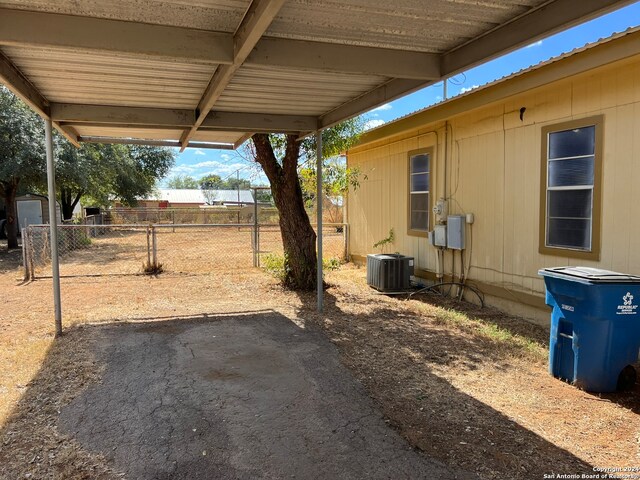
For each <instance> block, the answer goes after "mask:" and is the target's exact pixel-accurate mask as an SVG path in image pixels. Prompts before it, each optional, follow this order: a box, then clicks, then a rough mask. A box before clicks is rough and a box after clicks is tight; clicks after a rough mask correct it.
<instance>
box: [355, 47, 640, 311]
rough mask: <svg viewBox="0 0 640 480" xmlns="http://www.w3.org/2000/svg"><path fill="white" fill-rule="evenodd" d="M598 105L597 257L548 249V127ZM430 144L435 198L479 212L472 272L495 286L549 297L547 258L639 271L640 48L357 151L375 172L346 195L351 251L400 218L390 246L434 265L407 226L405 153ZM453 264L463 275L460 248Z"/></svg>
mask: <svg viewBox="0 0 640 480" xmlns="http://www.w3.org/2000/svg"><path fill="white" fill-rule="evenodd" d="M586 54H589V52H584V53H583V54H581V55H586ZM554 68H555V67H554ZM538 74H539V73H538ZM491 88H495V87H491ZM504 88H505V89H506V91H508V89H509V85H508V82H505V85H504ZM482 94H483V92H482V91H479V92H477V93H476V94H475V95H482ZM455 101H456V100H454V101H452V102H455ZM459 101H462V102H464V101H467V100H465V99H460V100H459ZM522 107H524V108H525V109H526V110H525V111H524V114H523V119H522V120H521V119H520V111H521V108H522ZM595 115H602V116H603V137H604V138H603V145H602V148H603V172H602V183H601V188H602V212H601V215H602V217H601V238H600V240H601V243H600V244H601V247H600V260H599V261H593V260H576V259H572V258H570V257H569V256H559V255H545V254H541V253H539V251H538V250H539V228H540V226H539V215H540V195H541V193H540V188H541V186H540V173H541V148H542V147H541V145H542V137H541V135H542V128H543V127H544V126H547V125H553V124H555V123H562V122H566V121H570V120H577V119H581V118H586V117H592V116H595ZM383 129H384V127H383ZM383 129H381V131H383ZM432 131H437V134H435V133H429V132H432ZM445 132H446V134H445ZM445 141H446V142H447V148H446V150H447V162H446V170H447V182H446V183H447V185H446V187H447V188H446V193H445V188H444V187H445V173H444V172H445V161H444V156H445ZM428 146H434V147H435V148H434V159H433V162H434V164H433V166H432V170H433V175H432V187H431V189H432V199H433V201H435V200H437V199H438V198H440V197H444V196H445V195H446V196H448V197H450V199H449V203H448V206H449V213H450V214H454V213H473V214H474V215H475V223H474V224H473V225H472V226H467V249H466V250H465V255H466V257H465V258H466V260H467V265H468V264H469V263H468V262H469V260H470V262H471V269H470V272H469V278H470V279H471V280H475V281H477V282H479V283H480V284H485V285H487V286H491V287H492V288H490V289H489V290H491V291H492V292H493V293H495V294H496V296H501V295H498V293H497V292H498V291H500V292H502V293H503V295H502V296H503V297H504V298H505V299H509V298H511V299H512V300H514V301H516V300H517V301H518V302H520V301H521V300H519V299H517V296H518V295H519V294H529V295H534V296H537V297H540V298H542V296H543V293H544V285H543V282H542V280H541V279H540V278H539V277H538V275H537V271H538V270H539V269H540V268H544V267H551V266H561V265H570V264H580V265H587V266H597V267H600V268H606V269H611V270H618V271H624V272H629V273H634V274H640V215H638V210H637V206H638V205H640V188H639V187H640V56H636V57H634V58H632V59H626V60H623V61H620V62H616V63H614V64H610V65H607V66H604V67H599V68H595V69H593V70H591V71H589V72H587V73H583V74H580V75H576V76H573V77H569V78H565V79H563V80H558V81H555V82H553V83H550V84H548V85H544V86H541V87H538V88H535V89H532V90H530V91H527V92H525V93H521V94H518V95H515V96H510V97H508V98H505V99H503V100H501V101H496V102H493V103H491V104H489V105H485V106H482V107H478V108H475V109H473V110H469V111H466V112H463V113H461V114H458V115H456V116H453V117H450V118H442V119H441V120H439V121H437V122H434V123H431V124H425V125H421V126H420V127H419V128H414V129H412V130H408V131H406V132H401V133H400V134H397V135H395V136H392V137H389V138H384V139H380V140H375V141H373V142H371V143H368V144H364V145H360V146H358V147H356V148H355V149H353V150H352V151H351V152H349V155H348V163H349V165H350V166H359V167H360V168H361V170H362V172H363V174H365V175H367V177H368V178H367V179H366V180H363V181H362V182H361V187H360V189H358V190H356V191H352V192H350V193H349V200H348V208H349V213H348V215H349V223H350V225H351V230H350V231H351V233H350V245H349V247H350V253H351V254H353V255H356V256H364V255H366V254H367V253H371V252H373V249H372V245H373V243H375V242H376V241H377V240H380V239H381V238H384V237H386V236H387V233H388V231H389V229H390V228H393V229H394V232H395V237H396V241H395V243H394V244H393V245H392V246H391V247H390V248H388V251H399V252H401V253H404V254H407V255H413V256H415V257H416V262H417V267H418V268H419V269H422V270H427V271H435V267H436V265H435V262H436V256H435V249H434V248H433V247H431V246H429V245H428V242H427V240H426V239H425V238H419V237H410V236H408V235H407V228H406V227H407V225H406V223H407V181H406V179H407V153H408V152H409V151H411V150H416V149H419V148H424V147H428ZM470 233H471V234H472V237H473V241H472V244H471V245H470V242H469V239H470V237H469V234H470ZM452 259H453V256H452V253H451V251H448V252H447V253H446V255H445V268H444V271H445V273H446V274H450V273H452V271H451V267H452ZM455 268H456V271H455V273H456V275H457V274H459V271H460V270H459V269H460V258H459V254H457V253H456V258H455ZM496 289H497V290H496ZM496 303H498V302H496ZM500 303H501V304H504V300H502V301H501V302H500ZM540 304H542V302H540ZM502 306H503V305H502Z"/></svg>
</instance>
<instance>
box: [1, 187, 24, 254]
mask: <svg viewBox="0 0 640 480" xmlns="http://www.w3.org/2000/svg"><path fill="white" fill-rule="evenodd" d="M19 183H20V179H19V178H17V177H11V178H10V179H9V180H7V181H3V182H2V188H0V193H2V197H3V199H4V204H5V206H6V208H7V223H6V226H7V246H8V248H9V249H12V248H18V212H17V211H16V194H17V192H18V184H19Z"/></svg>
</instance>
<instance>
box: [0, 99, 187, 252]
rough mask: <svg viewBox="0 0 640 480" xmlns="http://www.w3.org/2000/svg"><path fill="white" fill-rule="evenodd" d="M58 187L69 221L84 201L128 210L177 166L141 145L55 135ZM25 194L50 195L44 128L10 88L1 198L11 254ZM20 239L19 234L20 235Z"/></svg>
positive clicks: (1, 113)
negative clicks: (78, 142) (76, 141)
mask: <svg viewBox="0 0 640 480" xmlns="http://www.w3.org/2000/svg"><path fill="white" fill-rule="evenodd" d="M54 153H55V157H56V158H55V163H56V187H57V190H58V191H57V193H58V198H59V201H60V204H61V206H62V214H63V218H64V219H69V218H71V215H72V213H73V209H74V207H75V206H76V205H77V203H78V201H80V199H81V198H82V197H86V198H91V199H92V200H93V201H95V202H96V203H99V204H102V205H104V204H108V203H109V202H110V201H111V200H114V199H119V200H120V201H122V202H123V203H124V204H126V205H133V204H135V203H136V198H139V197H142V196H146V195H148V194H149V193H151V192H152V191H153V189H154V188H155V184H156V182H157V180H158V179H160V178H162V177H164V176H165V175H166V174H167V172H168V171H169V169H170V168H171V167H172V166H173V164H174V162H175V158H174V154H173V152H172V151H171V150H169V149H167V148H158V147H147V146H138V145H93V144H84V145H83V146H82V148H76V147H74V146H73V145H71V144H70V143H69V142H68V141H67V140H66V139H64V138H63V137H62V136H61V135H58V134H57V133H54ZM18 186H20V188H21V190H24V191H27V190H34V191H40V192H43V193H44V192H46V190H47V188H46V153H45V146H44V124H43V121H42V119H41V118H39V117H38V116H37V115H36V114H35V113H33V112H32V111H31V110H30V109H29V108H28V107H26V106H25V105H24V104H23V103H22V102H21V101H20V100H19V99H18V98H17V97H15V96H14V95H13V94H12V93H11V92H9V91H8V90H7V89H6V88H4V87H1V88H0V196H1V197H2V198H3V199H4V203H5V205H6V209H7V227H8V228H7V234H8V237H9V240H10V241H9V245H10V248H13V247H14V246H17V236H14V230H15V225H16V223H17V222H16V221H15V211H14V210H15V196H16V193H17V189H18ZM15 233H16V234H17V232H15Z"/></svg>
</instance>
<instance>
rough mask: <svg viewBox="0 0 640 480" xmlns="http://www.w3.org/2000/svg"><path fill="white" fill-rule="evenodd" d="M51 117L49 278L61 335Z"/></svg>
mask: <svg viewBox="0 0 640 480" xmlns="http://www.w3.org/2000/svg"><path fill="white" fill-rule="evenodd" d="M51 129H52V124H51V119H50V118H48V119H45V121H44V136H45V144H46V148H47V186H48V190H49V192H48V193H49V227H50V230H51V234H50V235H49V239H50V240H49V241H50V242H51V280H52V281H53V305H54V309H55V319H56V337H59V336H60V335H62V305H61V301H60V265H59V263H58V218H57V217H56V169H55V164H54V162H53V135H52V132H51Z"/></svg>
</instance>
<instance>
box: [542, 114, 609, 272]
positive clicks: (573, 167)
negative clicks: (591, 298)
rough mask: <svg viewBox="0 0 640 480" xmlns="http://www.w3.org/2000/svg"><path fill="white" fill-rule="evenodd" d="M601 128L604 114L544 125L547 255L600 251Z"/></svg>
mask: <svg viewBox="0 0 640 480" xmlns="http://www.w3.org/2000/svg"><path fill="white" fill-rule="evenodd" d="M600 130H601V117H597V118H592V119H586V120H583V121H579V122H570V123H567V124H563V125H555V126H552V127H546V128H544V129H543V152H544V154H543V175H542V177H543V182H542V187H543V192H542V195H543V208H542V209H541V213H543V214H544V219H543V222H542V221H541V224H542V225H541V226H542V227H543V229H544V238H543V239H542V240H543V242H541V250H543V252H544V253H551V254H554V253H555V254H560V255H566V256H574V257H581V258H586V259H593V258H597V256H598V255H599V237H600V235H599V217H600V215H599V212H600V170H601V166H600V164H601V155H600V151H601V143H602V142H601V134H600ZM541 220H542V219H541Z"/></svg>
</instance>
